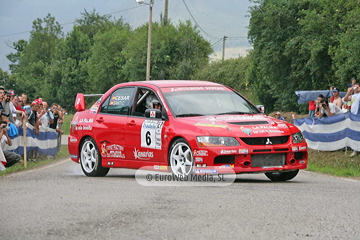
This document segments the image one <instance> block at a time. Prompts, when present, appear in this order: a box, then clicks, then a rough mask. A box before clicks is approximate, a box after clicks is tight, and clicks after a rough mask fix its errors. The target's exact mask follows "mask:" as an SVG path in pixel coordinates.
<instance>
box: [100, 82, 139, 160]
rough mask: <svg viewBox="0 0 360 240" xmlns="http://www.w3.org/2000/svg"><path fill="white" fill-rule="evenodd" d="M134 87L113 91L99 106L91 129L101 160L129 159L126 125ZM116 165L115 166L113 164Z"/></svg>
mask: <svg viewBox="0 0 360 240" xmlns="http://www.w3.org/2000/svg"><path fill="white" fill-rule="evenodd" d="M134 93H135V87H124V88H118V89H116V90H114V91H113V92H112V93H111V94H110V95H108V97H107V98H106V99H105V101H104V102H103V103H102V104H101V105H100V107H99V110H98V113H97V115H96V118H95V123H94V126H96V127H95V128H94V129H93V132H94V135H95V136H96V141H97V143H98V146H100V149H99V151H100V153H101V156H102V157H103V159H105V160H107V161H111V162H110V163H109V165H113V162H114V161H115V162H116V161H122V160H126V159H128V158H129V156H127V155H128V154H126V139H125V134H126V127H125V125H126V123H127V118H128V114H129V112H130V109H131V106H132V102H133V96H134ZM114 165H116V164H114Z"/></svg>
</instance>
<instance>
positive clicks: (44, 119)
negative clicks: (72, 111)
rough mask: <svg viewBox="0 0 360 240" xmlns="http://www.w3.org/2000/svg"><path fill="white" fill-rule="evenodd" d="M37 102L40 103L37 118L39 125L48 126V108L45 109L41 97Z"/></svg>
mask: <svg viewBox="0 0 360 240" xmlns="http://www.w3.org/2000/svg"><path fill="white" fill-rule="evenodd" d="M37 102H38V103H39V107H38V109H37V118H38V119H39V126H40V127H41V128H47V127H48V125H49V121H48V118H47V116H46V115H45V114H46V110H45V109H44V105H43V102H42V101H41V100H39V99H37Z"/></svg>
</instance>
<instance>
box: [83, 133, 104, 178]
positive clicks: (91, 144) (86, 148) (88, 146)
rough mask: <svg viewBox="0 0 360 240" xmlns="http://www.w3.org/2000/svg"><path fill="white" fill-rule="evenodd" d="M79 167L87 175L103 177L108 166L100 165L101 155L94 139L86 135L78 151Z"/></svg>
mask: <svg viewBox="0 0 360 240" xmlns="http://www.w3.org/2000/svg"><path fill="white" fill-rule="evenodd" d="M80 163H81V168H82V170H83V172H84V173H85V175H86V176H88V177H103V176H105V175H106V174H107V173H108V172H109V170H110V169H109V168H104V167H103V166H101V156H100V154H99V150H98V148H97V146H96V143H95V141H94V139H92V138H90V137H88V138H85V140H84V141H83V142H82V144H81V152H80Z"/></svg>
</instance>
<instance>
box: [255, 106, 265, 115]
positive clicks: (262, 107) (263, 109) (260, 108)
mask: <svg viewBox="0 0 360 240" xmlns="http://www.w3.org/2000/svg"><path fill="white" fill-rule="evenodd" d="M256 107H257V108H258V109H259V110H260V112H262V113H265V106H264V105H256Z"/></svg>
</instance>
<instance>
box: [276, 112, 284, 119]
mask: <svg viewBox="0 0 360 240" xmlns="http://www.w3.org/2000/svg"><path fill="white" fill-rule="evenodd" d="M275 118H277V119H279V120H285V119H284V118H283V117H282V116H281V113H280V112H276V113H275Z"/></svg>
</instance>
